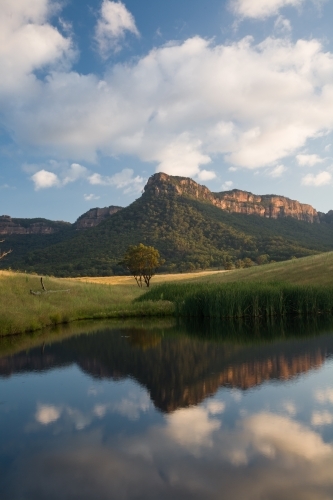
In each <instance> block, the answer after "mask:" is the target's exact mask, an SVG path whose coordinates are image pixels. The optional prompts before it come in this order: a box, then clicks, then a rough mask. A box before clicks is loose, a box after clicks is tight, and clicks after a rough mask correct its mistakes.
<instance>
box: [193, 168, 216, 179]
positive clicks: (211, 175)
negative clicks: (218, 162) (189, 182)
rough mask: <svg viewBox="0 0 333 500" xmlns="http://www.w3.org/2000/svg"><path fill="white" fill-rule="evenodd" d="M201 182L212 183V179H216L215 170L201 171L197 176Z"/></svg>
mask: <svg viewBox="0 0 333 500" xmlns="http://www.w3.org/2000/svg"><path fill="white" fill-rule="evenodd" d="M197 177H198V179H199V181H211V180H212V179H215V177H216V173H215V172H213V170H205V169H204V170H200V172H199V173H198V175H197Z"/></svg>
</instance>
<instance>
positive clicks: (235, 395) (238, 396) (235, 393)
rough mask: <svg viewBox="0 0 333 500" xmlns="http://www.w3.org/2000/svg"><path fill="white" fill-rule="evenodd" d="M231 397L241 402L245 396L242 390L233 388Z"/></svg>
mask: <svg viewBox="0 0 333 500" xmlns="http://www.w3.org/2000/svg"><path fill="white" fill-rule="evenodd" d="M231 397H232V399H233V400H234V401H236V403H239V402H240V401H241V399H242V397H243V394H242V392H241V391H238V390H237V389H232V391H231Z"/></svg>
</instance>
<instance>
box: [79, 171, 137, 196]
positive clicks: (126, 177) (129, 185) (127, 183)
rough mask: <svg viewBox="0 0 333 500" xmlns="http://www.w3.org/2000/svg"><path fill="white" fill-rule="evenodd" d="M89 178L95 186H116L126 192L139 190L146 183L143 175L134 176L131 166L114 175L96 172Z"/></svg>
mask: <svg viewBox="0 0 333 500" xmlns="http://www.w3.org/2000/svg"><path fill="white" fill-rule="evenodd" d="M88 180H89V182H90V184H92V185H93V186H98V185H102V186H115V187H116V188H117V189H124V193H132V192H133V193H134V192H139V191H141V190H142V189H143V187H144V184H145V180H144V179H143V177H140V176H139V175H137V176H134V171H133V170H132V169H130V168H125V169H123V170H122V171H121V172H118V173H116V174H114V175H112V176H102V175H100V174H97V173H95V174H92V175H91V176H90V177H89V178H88Z"/></svg>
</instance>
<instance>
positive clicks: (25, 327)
mask: <svg viewBox="0 0 333 500" xmlns="http://www.w3.org/2000/svg"><path fill="white" fill-rule="evenodd" d="M44 284H45V287H46V289H47V290H52V291H54V292H55V293H53V292H52V293H46V294H45V293H43V294H41V295H37V296H34V295H31V294H30V289H32V290H34V291H40V290H41V285H40V280H39V277H38V276H31V275H25V274H19V273H1V274H0V300H1V302H0V335H10V334H16V333H22V332H28V331H35V330H38V329H40V328H44V327H46V326H49V325H56V324H60V323H69V322H72V321H75V320H84V319H101V318H124V317H127V318H128V317H143V316H147V317H149V316H165V315H171V314H172V313H173V305H172V304H171V303H167V302H160V303H152V302H147V303H137V302H133V299H135V298H136V297H138V296H139V295H140V294H141V293H142V291H141V290H139V288H138V287H136V286H135V284H134V283H132V284H131V285H119V286H116V287H112V286H103V285H96V284H91V283H79V282H75V281H71V280H64V279H56V278H44ZM62 290H68V291H62Z"/></svg>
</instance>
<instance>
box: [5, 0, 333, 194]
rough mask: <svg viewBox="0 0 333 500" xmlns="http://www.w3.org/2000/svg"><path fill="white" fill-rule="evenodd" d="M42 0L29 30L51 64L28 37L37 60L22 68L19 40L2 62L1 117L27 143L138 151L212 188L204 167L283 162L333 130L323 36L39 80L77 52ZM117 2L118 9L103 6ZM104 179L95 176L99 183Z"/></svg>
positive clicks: (86, 152)
mask: <svg viewBox="0 0 333 500" xmlns="http://www.w3.org/2000/svg"><path fill="white" fill-rule="evenodd" d="M38 2H39V4H40V9H39V11H38V12H39V13H40V15H39V17H38V16H37V15H36V16H35V17H34V23H35V24H34V26H35V27H36V30H37V31H38V32H41V33H43V36H42V39H43V44H44V45H43V47H47V50H46V49H45V50H46V52H45V56H41V57H39V58H38V57H37V54H38V50H37V52H35V51H34V41H33V40H32V39H31V38H24V42H22V46H23V45H24V50H25V51H26V52H28V53H29V54H34V55H33V56H32V55H29V54H28V56H27V63H26V61H21V52H20V50H21V42H20V44H19V45H18V46H17V45H15V44H7V42H6V44H5V50H4V51H2V52H1V55H0V62H1V63H2V65H1V67H2V68H6V69H5V70H4V71H3V73H4V75H5V78H4V79H3V80H1V82H0V104H1V105H2V113H3V121H4V123H6V126H7V130H8V131H11V133H12V134H13V137H15V140H16V141H17V142H18V143H19V144H20V145H23V146H24V145H28V146H31V147H35V148H37V149H38V150H39V151H42V152H43V153H44V154H49V155H52V156H53V157H54V158H57V159H61V158H68V157H69V158H73V160H74V161H75V162H82V161H87V160H89V161H95V160H96V159H97V157H98V155H99V154H102V155H104V156H112V155H122V154H126V155H132V156H135V157H137V158H139V159H140V160H141V161H144V162H150V163H153V164H154V165H156V170H157V171H164V172H166V173H169V174H174V175H185V176H197V177H198V179H202V180H210V179H212V178H213V175H214V173H213V172H212V170H209V169H207V167H206V166H207V165H208V164H209V163H210V162H211V161H212V158H218V157H220V158H221V159H223V160H224V161H225V162H229V163H230V164H231V165H233V166H234V167H236V168H240V167H242V168H249V169H258V167H267V166H270V165H276V164H277V163H278V162H281V160H282V158H285V157H287V156H290V155H292V154H295V152H296V151H298V150H299V149H300V148H302V147H304V146H305V144H306V142H307V141H308V140H309V139H311V138H314V137H317V136H318V135H320V134H323V133H327V132H329V131H331V130H332V128H333V104H332V103H333V55H332V54H331V53H330V52H329V51H326V50H324V49H323V47H322V45H321V43H320V42H319V41H318V40H315V39H311V40H298V41H297V42H293V41H291V40H286V39H283V38H267V39H266V40H264V41H263V42H261V43H259V44H255V43H254V41H253V39H252V38H250V37H246V38H244V39H242V40H240V41H238V42H234V43H230V44H221V45H215V44H214V42H212V41H207V40H204V39H202V38H200V37H194V38H191V39H188V40H185V41H184V42H182V43H173V44H168V45H165V46H161V47H159V48H155V49H153V50H152V51H150V52H149V53H148V54H147V55H145V56H143V57H141V58H139V59H137V60H135V61H131V62H130V63H128V62H127V63H126V64H125V63H124V64H121V63H120V64H117V65H115V66H114V67H112V68H111V69H110V70H109V71H108V72H107V73H106V74H105V75H104V78H103V79H100V78H98V77H97V76H96V75H93V74H88V75H82V74H78V73H76V72H75V71H67V70H66V71H65V70H62V71H61V70H60V69H59V67H58V66H57V67H53V70H52V72H51V71H50V73H49V74H48V76H47V77H46V78H45V79H44V80H43V81H41V80H38V79H37V78H36V76H35V74H34V71H35V69H38V68H41V67H44V66H45V64H46V62H47V63H48V64H51V63H52V64H57V62H59V60H61V61H65V60H67V59H68V57H70V53H71V50H72V49H71V41H70V39H67V38H64V37H62V35H60V33H59V32H57V30H55V28H53V27H52V26H50V25H49V24H48V23H47V12H48V11H49V3H48V2H47V1H46V0H44V1H43V2H42V0H38ZM38 2H37V0H36V4H38ZM33 3H34V2H33V0H29V1H28V4H29V5H32V4H33ZM252 3H253V2H252V0H251V4H252ZM266 3H267V2H266ZM5 4H6V5H7V4H8V5H9V0H5ZM113 4H115V6H116V8H117V9H122V8H123V7H121V6H122V5H123V4H121V3H116V2H106V3H103V5H107V6H109V5H111V6H112V9H113V8H114V5H113ZM253 4H254V5H256V2H254V3H253ZM42 6H44V7H45V9H44V10H45V12H46V13H44V14H43V12H44V11H43V9H42ZM7 11H8V12H7ZM7 11H4V15H2V19H3V18H4V21H1V22H2V23H3V24H4V26H5V27H6V30H7V31H8V30H9V31H8V33H7V35H8V36H7V37H6V40H7V39H8V40H9V39H12V38H13V37H16V34H17V30H16V28H15V29H14V27H13V24H11V23H12V21H11V20H10V19H11V18H10V15H9V10H8V9H7ZM2 14H3V13H2ZM15 16H16V14H15V15H14V16H13V17H14V18H15V23H16V24H18V26H19V29H21V28H22V30H23V31H24V30H25V29H30V27H29V26H30V24H29V22H28V21H25V19H26V18H22V16H19V14H17V17H15ZM43 16H44V17H43ZM7 21H8V26H7V24H6V23H7ZM110 22H111V21H110ZM119 22H120V21H119ZM24 23H25V24H24ZM38 23H39V24H38ZM16 24H15V26H16ZM120 25H121V23H120ZM115 26H116V25H115ZM129 26H131V25H130V24H129ZM23 28H24V29H23ZM132 28H133V27H132ZM44 29H47V30H51V31H50V35H51V34H52V36H53V38H52V36H50V37H48V36H47V34H44V32H43V30H44ZM110 29H111V28H110ZM119 29H120V28H119ZM122 29H123V28H122ZM128 29H129V28H128ZM112 30H114V31H112ZM133 30H134V28H133V29H132V32H134V31H133ZM125 31H126V29H125ZM125 31H121V30H120V31H119V33H124V32H125ZM110 32H111V33H115V34H116V33H118V32H117V29H116V28H112V29H111V31H110ZM0 33H1V30H0ZM119 36H120V35H119ZM4 40H5V39H4ZM17 47H18V48H17ZM32 57H34V58H35V59H34V60H32V59H31V58H32ZM212 75H213V76H212ZM5 80H6V81H7V80H8V82H10V85H7V84H5V82H4V81H5ZM6 85H7V86H6ZM6 89H7V90H6ZM8 89H10V94H8V92H9V90H8ZM222 164H223V163H222ZM45 170H48V169H45ZM111 179H112V177H111ZM95 180H96V181H97V178H96V179H95ZM69 182H70V181H69ZM108 182H113V181H109V180H108V178H102V177H100V182H96V184H98V183H106V184H108ZM135 184H139V182H137V183H134V185H135ZM111 185H112V184H111Z"/></svg>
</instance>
